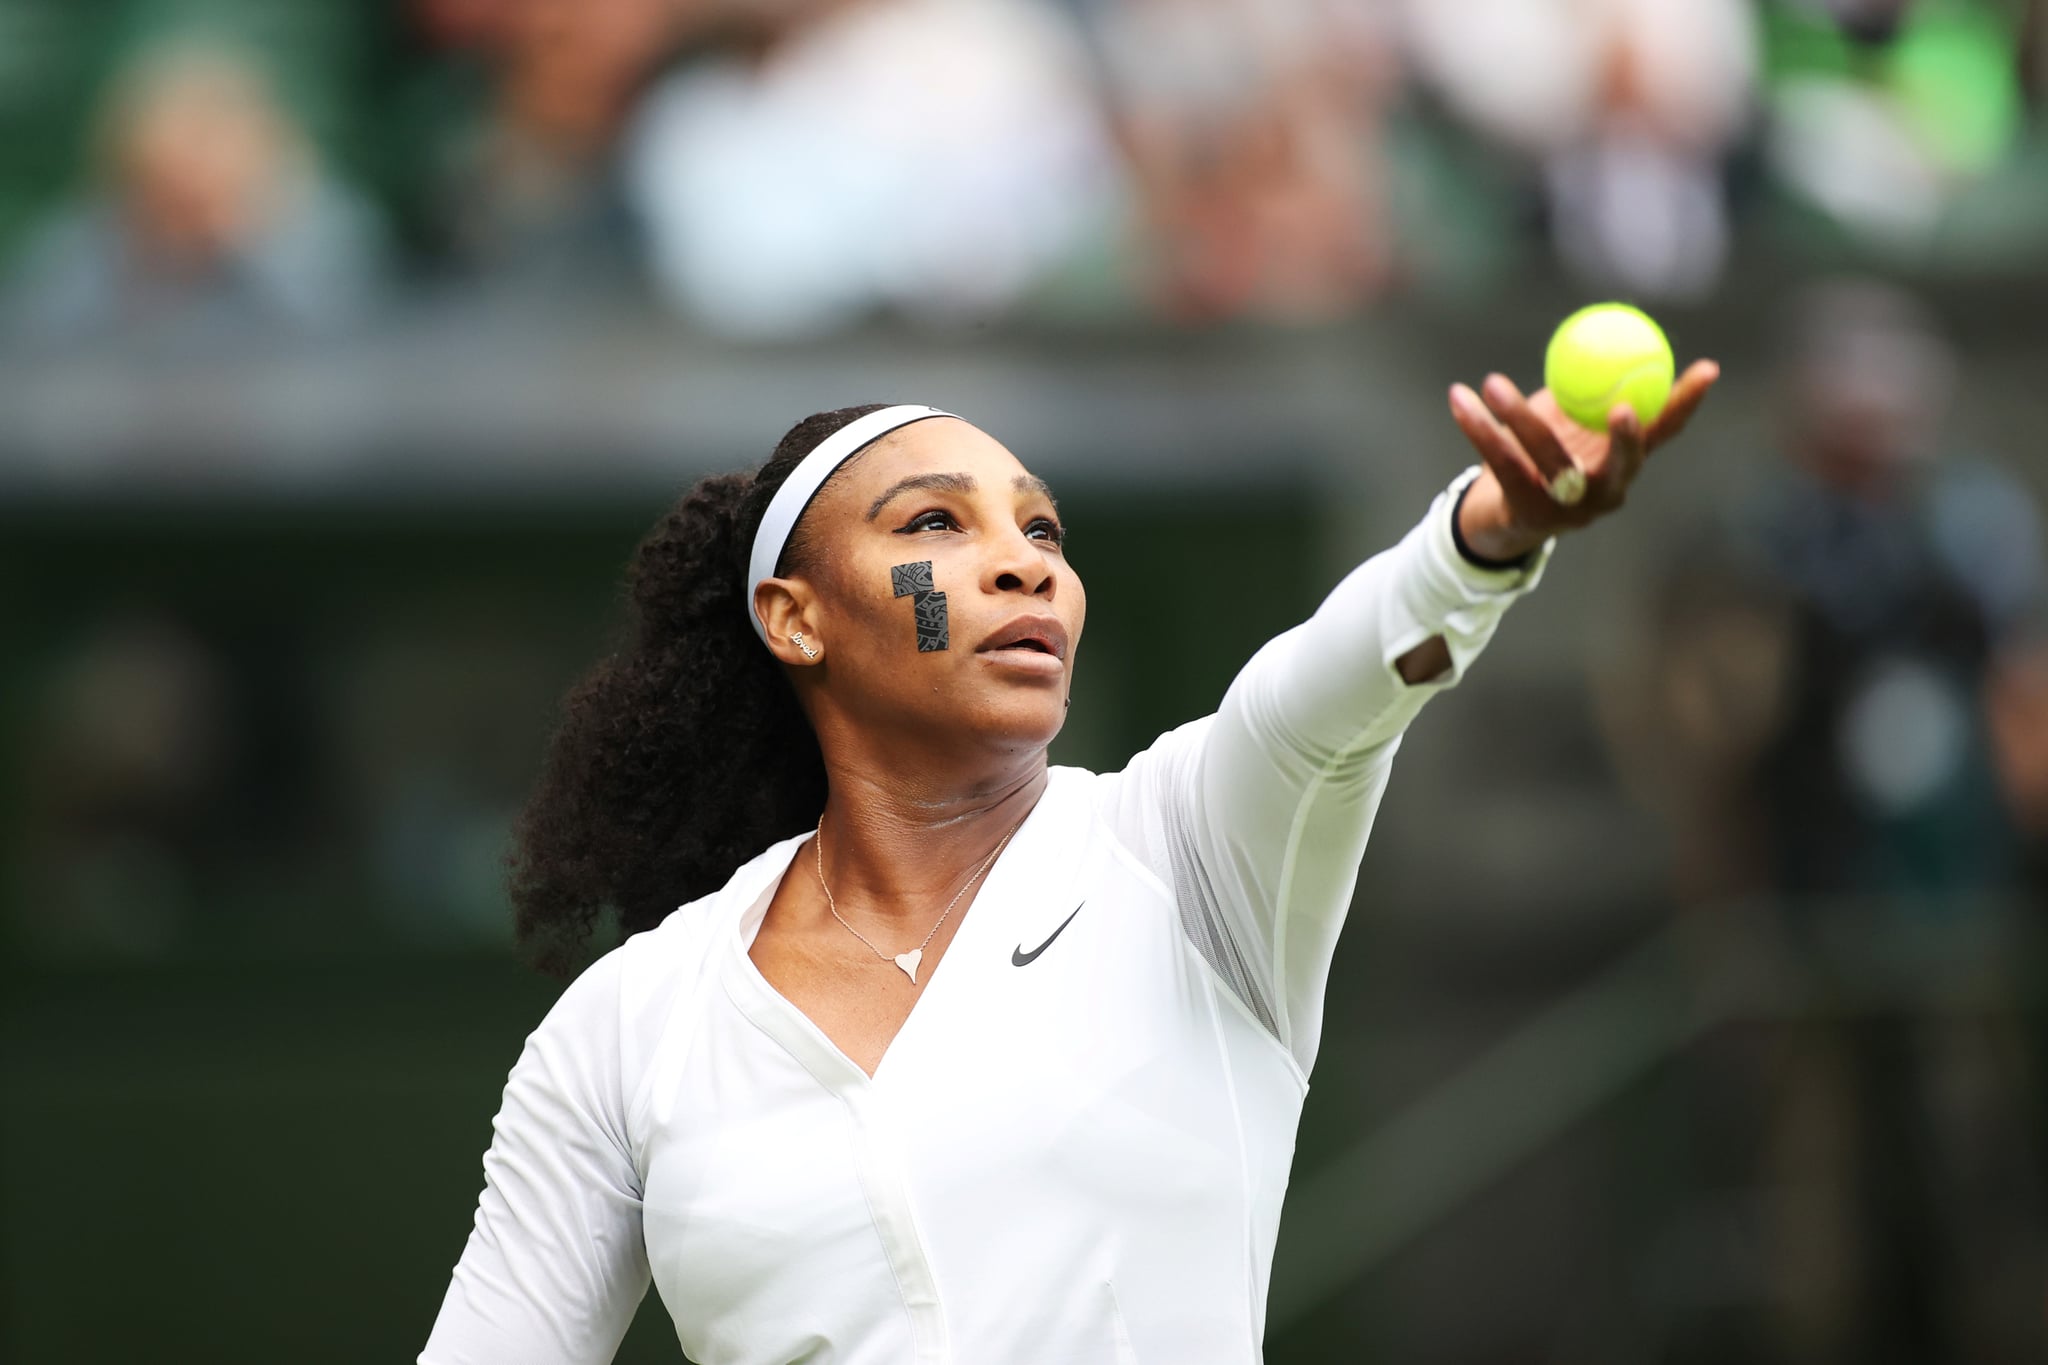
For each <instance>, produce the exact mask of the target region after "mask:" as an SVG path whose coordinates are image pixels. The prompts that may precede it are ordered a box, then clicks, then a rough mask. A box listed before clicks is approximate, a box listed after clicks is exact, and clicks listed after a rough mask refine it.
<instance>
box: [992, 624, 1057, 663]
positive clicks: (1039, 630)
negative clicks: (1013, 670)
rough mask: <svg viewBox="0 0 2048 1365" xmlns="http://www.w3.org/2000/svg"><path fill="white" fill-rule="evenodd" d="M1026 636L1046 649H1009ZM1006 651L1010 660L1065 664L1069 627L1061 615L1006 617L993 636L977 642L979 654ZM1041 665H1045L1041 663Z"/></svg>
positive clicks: (1004, 653) (1005, 653)
mask: <svg viewBox="0 0 2048 1365" xmlns="http://www.w3.org/2000/svg"><path fill="white" fill-rule="evenodd" d="M1026 640H1033V641H1036V642H1037V643H1038V645H1039V646H1040V648H1042V649H1043V650H1044V651H1045V652H1044V653H1038V652H1036V651H1034V650H1028V649H1016V650H1013V649H1009V648H1007V647H1008V646H1010V645H1014V644H1019V643H1021V642H1023V641H1026ZM998 650H1000V651H1002V657H1003V659H1004V660H1005V661H1006V662H1017V663H1024V662H1028V661H1031V660H1043V661H1044V662H1045V663H1046V664H1053V665H1057V666H1058V667H1061V668H1064V667H1065V666H1066V661H1067V628H1066V627H1065V626H1064V625H1062V624H1060V619H1059V618H1058V617H1057V616H1040V615H1032V616H1018V617H1014V618H1013V619H1011V620H1009V621H1006V622H1004V623H1003V625H1001V626H1000V627H998V628H997V629H996V630H995V631H994V632H993V633H992V634H990V635H989V637H988V638H987V639H985V640H983V641H982V642H981V643H980V644H979V645H977V646H975V650H974V652H975V653H977V654H991V653H994V652H996V651H998ZM1040 666H1041V667H1042V666H1043V665H1040Z"/></svg>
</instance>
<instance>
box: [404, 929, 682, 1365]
mask: <svg viewBox="0 0 2048 1365" xmlns="http://www.w3.org/2000/svg"><path fill="white" fill-rule="evenodd" d="M624 958H625V954H624V953H623V952H620V951H613V952H611V953H608V954H606V955H605V956H604V957H602V958H599V959H598V960H597V961H596V962H595V963H592V964H591V965H590V966H589V967H588V968H587V969H585V971H584V972H583V974H582V975H581V976H579V977H577V978H576V980H575V981H573V982H571V983H570V985H569V987H568V989H567V990H565V991H564V992H563V993H562V995H561V997H560V999H558V1000H557V1001H556V1002H555V1004H554V1007H553V1008H552V1009H550V1010H549V1011H548V1014H547V1017H546V1018H544V1019H543V1020H542V1021H541V1023H540V1026H539V1027H538V1028H536V1029H535V1030H534V1031H533V1033H532V1034H531V1035H530V1036H529V1037H528V1038H527V1040H526V1046H525V1048H524V1050H523V1051H522V1052H521V1053H520V1056H519V1060H518V1062H517V1063H515V1064H514V1066H513V1067H512V1071H511V1074H510V1076H509V1077H508V1078H507V1080H506V1083H505V1093H504V1099H503V1102H502V1104H501V1105H500V1107H499V1110H498V1114H497V1117H496V1118H495V1119H493V1120H492V1123H491V1128H492V1134H493V1135H492V1139H491V1145H490V1149H489V1150H488V1151H487V1152H486V1153H485V1154H484V1190H483V1194H482V1195H481V1196H480V1197H479V1199H478V1200H477V1210H476V1225H475V1228H474V1229H473V1230H472V1231H471V1233H470V1235H469V1242H468V1244H467V1245H466V1246H465V1247H464V1248H463V1251H462V1258H461V1260H460V1261H458V1262H457V1263H456V1266H455V1273H454V1277H453V1278H452V1279H451V1280H450V1282H449V1285H448V1293H447V1295H446V1296H445V1297H444V1298H443V1300H442V1302H441V1312H440V1316H439V1317H438V1318H437V1319H436V1320H435V1322H434V1328H433V1331H432V1333H431V1334H430V1335H429V1337H428V1339H427V1345H426V1349H425V1350H423V1351H422V1352H421V1353H420V1355H419V1362H418V1365H544V1363H545V1365H604V1362H608V1361H610V1360H611V1359H612V1357H613V1355H614V1354H615V1353H616V1352H617V1351H618V1348H619V1342H620V1340H621V1339H622V1338H624V1336H625V1335H626V1329H627V1328H628V1327H629V1326H631V1325H632V1322H633V1315H634V1313H635V1311H636V1310H637V1309H638V1308H639V1305H640V1300H641V1299H642V1298H644V1297H645V1296H646V1293H647V1285H648V1279H649V1275H648V1267H647V1249H646V1245H645V1243H644V1241H643V1240H642V1234H641V1221H640V1200H641V1177H640V1173H639V1171H638V1170H637V1169H636V1166H635V1163H634V1160H633V1157H632V1154H631V1148H630V1146H629V1144H628V1141H627V1137H626V1124H625V1112H626V1103H625V1084H624V1077H623V1075H622V1071H623V1069H624V1068H623V1067H622V1064H621V1057H622V1045H621V1020H620V973H621V967H622V964H623V961H624Z"/></svg>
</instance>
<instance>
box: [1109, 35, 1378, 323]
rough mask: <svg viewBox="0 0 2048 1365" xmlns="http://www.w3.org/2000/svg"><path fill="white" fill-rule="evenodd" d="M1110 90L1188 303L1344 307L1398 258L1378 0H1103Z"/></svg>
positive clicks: (1313, 312) (1306, 313) (1163, 269)
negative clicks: (1390, 206)
mask: <svg viewBox="0 0 2048 1365" xmlns="http://www.w3.org/2000/svg"><path fill="white" fill-rule="evenodd" d="M1094 12H1095V16H1096V25H1095V26H1096V29H1097V31H1098V34H1099V38H1100V44H1101V48H1102V51H1103V55H1104V65H1105V69H1106V73H1107V82H1108V92H1107V94H1108V99H1109V103H1110V107H1111V108H1112V110H1113V111H1114V116H1115V120H1116V128H1117V132H1118V135H1119V138H1120V141H1121V144H1122V147H1123V150H1124V153H1125V155H1126V156H1127V157H1128V159H1129V161H1130V164H1131V172H1132V175H1133V177H1134V179H1135V182H1136V186H1137V190H1138V194H1139V197H1140V199H1141V201H1142V208H1143V211H1144V215H1145V223H1146V227H1147V228H1148V229H1149V231H1150V235H1151V243H1150V245H1151V251H1150V252H1148V255H1149V257H1150V258H1151V260H1150V264H1151V265H1152V268H1153V271H1152V273H1153V274H1154V276H1155V278H1154V279H1153V281H1152V285H1153V288H1154V291H1155V292H1156V293H1157V295H1158V296H1159V298H1160V299H1161V301H1162V302H1163V303H1164V305H1165V307H1166V310H1167V312H1168V313H1169V315H1172V316H1176V317H1180V318H1183V319H1196V320H1199V319H1209V318H1227V317H1235V316H1246V315H1248V316H1263V317H1271V318H1278V319H1296V320H1312V319H1317V318H1326V317H1333V316H1341V315H1343V314H1344V313H1346V312H1349V311H1351V310H1352V309H1354V308H1355V307H1356V306H1357V305H1358V304H1359V303H1360V302H1362V301H1364V300H1366V299H1368V298H1370V297H1371V296H1372V295H1373V294H1374V293H1376V292H1377V291H1378V290H1379V288H1380V287H1381V286H1382V284H1383V283H1384V282H1385V280H1386V278H1387V275H1388V272H1389V268H1390V264H1391V250H1390V248H1391V243H1390V240H1389V229H1388V225H1387V206H1386V203H1385V198H1386V195H1387V193H1388V189H1387V185H1386V183H1385V181H1386V171H1385V167H1384V165H1383V161H1382V154H1381V137H1380V127H1379V125H1380V119H1381V117H1382V112H1383V108H1384V105H1385V104H1386V102H1387V101H1388V99H1389V98H1390V97H1391V96H1392V94H1393V92H1394V90H1395V88H1396V86H1397V84H1398V67H1397V64H1396V54H1395V52H1394V50H1393V47H1392V44H1391V42H1390V35H1389V34H1388V33H1387V32H1386V31H1385V30H1386V25H1385V23H1384V21H1383V18H1382V15H1381V9H1380V7H1379V6H1378V5H1376V4H1361V3H1356V2H1355V0H1354V2H1353V3H1341V2H1340V0H1104V3H1102V4H1100V5H1098V6H1095V7H1094Z"/></svg>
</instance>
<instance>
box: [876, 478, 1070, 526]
mask: <svg viewBox="0 0 2048 1365" xmlns="http://www.w3.org/2000/svg"><path fill="white" fill-rule="evenodd" d="M1010 485H1011V486H1012V487H1013V488H1015V489H1016V490H1017V491H1018V492H1020V493H1040V494H1043V495H1044V496H1045V500H1046V501H1047V502H1049V503H1052V505H1053V509H1054V510H1055V511H1057V510H1058V509H1059V502H1058V501H1057V500H1056V499H1055V498H1054V497H1053V495H1052V489H1051V488H1050V487H1049V486H1048V485H1047V484H1046V482H1045V480H1044V479H1041V478H1039V477H1037V476H1036V475H1034V474H1019V475H1018V476H1017V477H1016V478H1014V479H1012V480H1010ZM980 487H981V485H980V484H978V483H976V482H975V481H974V476H973V475H972V474H912V475H911V476H910V477H909V478H907V479H898V480H897V481H896V482H895V483H892V484H890V485H889V486H888V487H887V488H885V489H883V490H882V496H880V497H878V498H876V499H875V500H874V501H873V502H872V503H870V504H869V505H868V520H869V521H873V520H874V519H875V518H876V517H879V516H880V515H882V509H883V508H884V507H887V506H888V505H889V502H890V500H891V499H892V498H895V497H896V496H897V495H899V494H902V493H910V492H915V491H916V490H918V489H920V488H935V489H938V490H939V491H941V492H945V493H960V494H967V493H972V492H974V491H976V490H977V489H979V488H980Z"/></svg>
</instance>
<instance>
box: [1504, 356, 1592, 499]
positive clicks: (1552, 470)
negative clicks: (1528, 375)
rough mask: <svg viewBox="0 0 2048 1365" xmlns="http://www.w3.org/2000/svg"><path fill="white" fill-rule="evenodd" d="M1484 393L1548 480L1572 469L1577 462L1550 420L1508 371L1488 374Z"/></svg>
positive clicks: (1552, 481) (1550, 482)
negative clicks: (1517, 386) (1506, 373)
mask: <svg viewBox="0 0 2048 1365" xmlns="http://www.w3.org/2000/svg"><path fill="white" fill-rule="evenodd" d="M1480 394H1481V395H1482V396H1483V397H1484V398H1485V400H1486V406H1487V408H1488V409H1489V410H1490V411H1491V412H1492V413H1493V415H1494V416H1495V417H1497V418H1499V419H1500V420H1501V421H1502V422H1505V423H1506V424H1507V427H1508V429H1509V430H1510V431H1512V432H1514V434H1515V439H1516V440H1517V441H1518V442H1520V443H1521V446H1522V449H1523V450H1525V451H1527V452H1528V453H1529V458H1530V460H1531V461H1533V462H1534V463H1535V465H1536V468H1537V469H1538V470H1540V471H1542V474H1543V482H1544V484H1545V485H1546V486H1549V487H1554V486H1555V485H1556V483H1557V478H1558V476H1559V475H1560V474H1563V473H1565V472H1566V471H1567V470H1569V469H1571V468H1572V467H1573V465H1574V463H1575V462H1574V461H1573V459H1572V457H1571V454H1570V452H1569V451H1567V450H1566V449H1565V448H1564V445H1563V444H1562V443H1561V442H1560V441H1559V440H1558V439H1557V433H1556V432H1555V431H1554V430H1552V429H1551V426H1550V423H1548V422H1546V421H1544V420H1543V417H1542V415H1541V414H1539V413H1538V412H1537V411H1536V410H1535V409H1534V408H1532V407H1531V406H1530V405H1529V400H1528V399H1526V398H1524V397H1523V396H1522V391H1521V390H1520V389H1518V388H1516V387H1515V382H1514V381H1513V380H1512V379H1509V378H1508V377H1507V376H1506V375H1504V374H1490V375H1488V376H1487V377H1486V384H1485V386H1484V387H1483V388H1482V389H1481V390H1480ZM1580 472H1581V473H1583V472H1584V471H1583V470H1582V471H1580Z"/></svg>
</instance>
